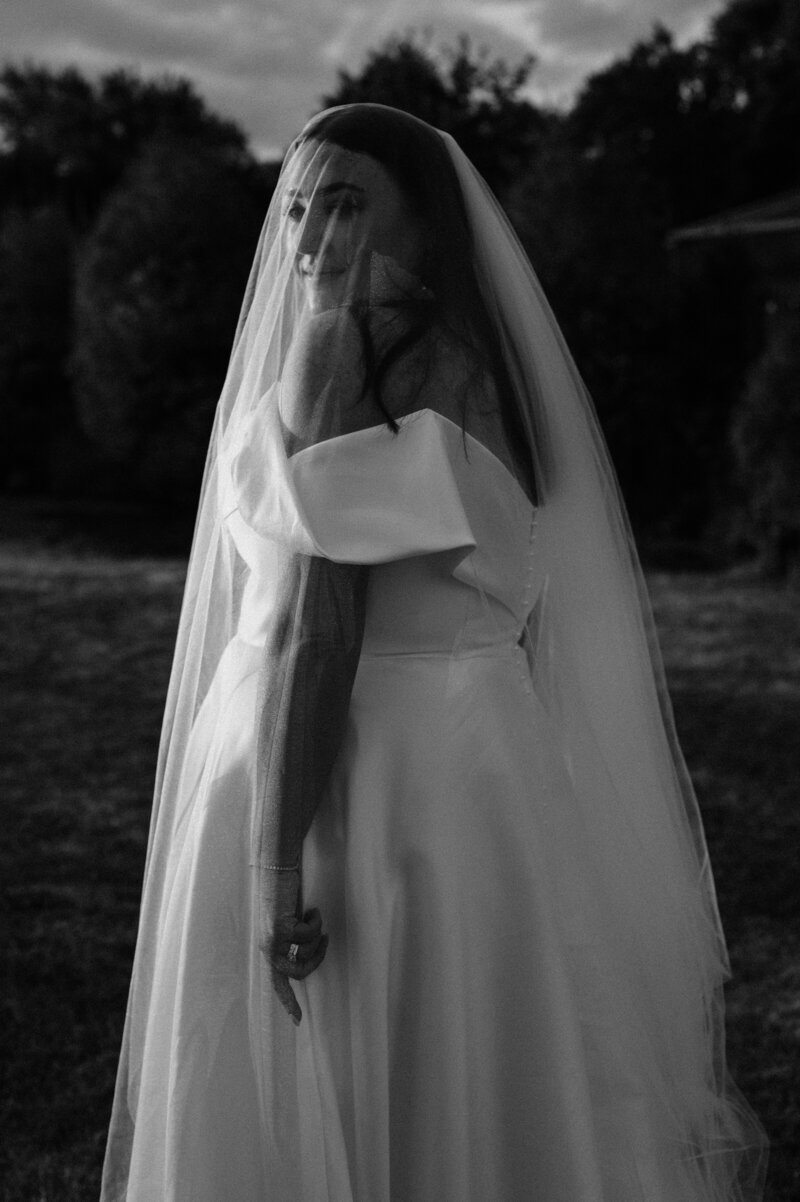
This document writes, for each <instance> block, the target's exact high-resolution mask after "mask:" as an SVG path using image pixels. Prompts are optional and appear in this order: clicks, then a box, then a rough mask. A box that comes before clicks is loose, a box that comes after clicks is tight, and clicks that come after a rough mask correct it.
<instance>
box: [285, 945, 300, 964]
mask: <svg viewBox="0 0 800 1202" xmlns="http://www.w3.org/2000/svg"><path fill="white" fill-rule="evenodd" d="M299 951H300V944H299V943H293V944H292V945H291V946H290V948H289V951H288V953H287V956H286V959H287V960H289V961H290V962H291V963H292V964H296V963H297V953H298V952H299Z"/></svg>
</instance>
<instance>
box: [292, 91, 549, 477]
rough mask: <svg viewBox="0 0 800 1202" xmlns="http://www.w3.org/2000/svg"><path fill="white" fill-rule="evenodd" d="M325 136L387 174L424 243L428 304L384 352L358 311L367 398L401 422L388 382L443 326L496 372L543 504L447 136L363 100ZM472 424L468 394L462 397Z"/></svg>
mask: <svg viewBox="0 0 800 1202" xmlns="http://www.w3.org/2000/svg"><path fill="white" fill-rule="evenodd" d="M317 139H320V140H322V139H324V140H325V141H327V142H332V143H333V144H334V145H336V146H340V147H341V148H342V149H343V150H349V151H351V152H352V153H354V154H366V155H369V156H370V158H372V159H374V160H375V161H376V162H378V163H380V165H381V166H382V167H383V168H384V170H385V171H386V172H387V173H388V174H389V175H390V176H391V178H392V179H393V180H394V182H395V183H396V184H397V186H398V188H399V189H400V191H401V192H402V194H403V197H404V199H405V202H406V204H407V206H408V209H409V212H410V214H411V216H412V217H413V218H414V219H415V220H416V221H418V222H419V226H420V228H421V229H422V230H423V234H424V237H425V253H424V255H423V262H422V266H421V269H420V271H419V273H418V275H419V278H420V280H421V283H422V284H423V285H424V287H425V289H426V290H427V293H428V294H429V298H428V299H423V298H420V297H419V296H411V295H410V296H408V297H407V298H403V299H402V300H401V301H400V304H401V306H402V309H403V311H404V318H405V320H404V321H403V322H402V323H401V326H400V330H399V332H398V334H397V336H396V337H395V338H394V340H392V341H390V342H389V344H388V345H387V346H384V347H383V348H382V349H381V352H380V353H378V351H377V349H376V347H375V343H374V339H373V337H372V333H371V330H370V326H369V323H368V320H367V315H366V314H365V313H359V311H358V309H357V308H355V309H354V313H355V316H356V319H357V321H358V324H359V329H360V331H361V338H362V343H363V349H364V364H365V380H364V392H365V393H367V392H369V393H371V395H372V396H373V397H374V399H375V402H376V404H377V405H378V407H379V409H380V410H381V412H382V413H383V415H384V416H385V417H386V420H387V422H388V423H389V425H390V426H391V427H392V428H393V429H396V422H395V420H394V418H393V416H392V414H391V413H390V412H389V410H388V408H387V407H386V405H385V404H384V400H383V396H382V393H381V385H382V383H383V381H384V380H385V379H386V375H387V373H388V371H389V370H390V368H391V367H392V366H393V365H394V364H395V363H397V361H398V360H399V359H401V358H402V357H403V356H404V355H405V354H407V353H408V352H409V351H410V350H411V349H412V348H413V347H414V346H415V345H417V344H419V343H420V342H421V341H422V340H423V339H424V338H425V336H426V334H428V333H430V332H431V331H433V330H434V329H439V330H442V331H445V332H446V333H447V334H448V335H449V336H450V337H451V338H452V339H454V340H455V342H456V343H457V344H458V345H459V346H460V347H461V348H462V349H463V351H464V352H465V355H466V357H467V359H468V360H471V365H472V368H473V370H474V371H475V373H476V375H484V374H485V375H488V377H489V378H490V379H491V380H492V382H493V384H494V387H495V389H496V390H497V394H498V397H499V403H500V414H501V419H502V422H503V425H504V427H505V431H506V437H507V439H508V441H509V446H510V449H511V451H512V453H513V454H514V456H515V458H517V459H518V461H519V463H520V466H521V467H522V468H523V470H524V471H525V475H526V477H527V482H528V484H529V487H530V493H531V495H532V497H533V498H534V500H535V499H536V491H537V490H536V475H535V470H534V464H533V453H532V448H531V447H530V446H529V443H528V438H527V435H526V432H525V427H524V424H523V421H522V418H521V414H520V398H519V397H517V395H516V391H515V389H514V386H513V384H512V381H511V377H510V375H509V372H508V369H507V367H506V364H505V360H504V358H503V354H502V352H501V337H500V331H499V330H498V329H497V328H496V325H495V323H494V321H492V319H491V317H490V315H489V312H488V310H487V308H486V305H485V303H484V300H483V296H482V293H481V290H480V287H479V284H478V279H477V277H476V274H475V269H474V250H473V238H472V232H471V229H470V224H469V220H468V217H467V212H466V209H465V206H464V199H463V196H462V193H461V187H460V185H459V182H458V177H457V175H456V171H455V168H454V166H453V163H452V160H451V158H450V155H449V154H448V152H447V148H446V146H445V143H444V140H443V138H442V137H441V136H440V135H439V134H438V133H437V131H436V130H434V129H432V128H431V126H429V125H426V124H425V122H424V121H420V120H418V119H417V118H416V117H413V116H411V114H410V113H405V112H402V111H400V110H399V109H393V108H389V107H387V106H385V105H379V104H354V105H346V106H344V107H342V108H338V109H332V110H331V111H329V112H327V113H323V114H321V115H320V116H318V117H316V118H314V119H312V121H311V122H310V123H309V124H308V126H306V128H305V130H304V131H303V141H307V140H317ZM461 404H462V424H463V426H464V428H465V429H466V428H467V424H468V412H467V401H466V390H464V394H463V397H462V399H461Z"/></svg>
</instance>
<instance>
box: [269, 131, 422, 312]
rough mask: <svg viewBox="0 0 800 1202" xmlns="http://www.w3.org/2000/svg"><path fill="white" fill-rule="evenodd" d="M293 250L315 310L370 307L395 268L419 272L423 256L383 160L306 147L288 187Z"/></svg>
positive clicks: (286, 211) (286, 221)
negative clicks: (373, 295)
mask: <svg viewBox="0 0 800 1202" xmlns="http://www.w3.org/2000/svg"><path fill="white" fill-rule="evenodd" d="M281 213H282V223H283V230H284V239H285V245H286V248H287V250H289V252H290V253H292V254H294V256H295V259H294V268H295V271H296V272H297V274H298V276H299V277H300V279H301V280H302V285H303V289H304V291H305V294H306V297H307V300H308V303H309V306H310V308H311V309H312V311H314V312H322V311H323V310H325V309H331V308H335V307H337V306H339V305H344V304H349V303H351V302H352V301H354V300H364V301H367V302H369V300H370V292H371V288H372V289H373V290H374V287H375V280H376V278H379V277H382V278H384V279H385V278H386V275H387V272H388V274H389V275H391V269H392V266H394V265H396V266H398V267H400V268H401V269H403V271H407V272H410V273H411V274H416V272H417V270H418V267H419V262H420V259H421V254H422V247H421V236H420V232H419V230H418V228H417V224H416V222H415V221H414V219H413V218H412V217H411V216H410V214H409V212H408V206H407V204H406V200H405V197H404V195H403V193H402V192H401V191H400V188H399V187H398V186H397V184H396V183H395V182H394V180H393V179H392V177H391V176H390V175H389V173H388V172H387V171H386V170H385V168H384V167H382V166H381V164H380V163H379V162H377V160H376V159H373V158H371V157H370V156H369V155H365V154H354V153H353V152H352V151H349V150H343V149H341V147H338V146H334V145H332V144H323V143H320V142H314V141H309V142H305V143H304V144H303V145H302V146H301V147H300V149H299V150H298V152H297V154H296V156H295V158H294V160H293V161H292V163H291V165H290V168H289V172H288V176H287V179H286V182H285V184H284V187H283V198H282V210H281Z"/></svg>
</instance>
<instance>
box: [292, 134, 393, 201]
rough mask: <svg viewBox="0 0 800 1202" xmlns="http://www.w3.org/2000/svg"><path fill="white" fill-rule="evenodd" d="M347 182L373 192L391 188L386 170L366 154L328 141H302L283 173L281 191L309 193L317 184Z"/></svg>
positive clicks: (299, 193) (337, 185)
mask: <svg viewBox="0 0 800 1202" xmlns="http://www.w3.org/2000/svg"><path fill="white" fill-rule="evenodd" d="M341 186H350V187H353V188H355V189H359V190H362V191H368V192H374V191H375V190H379V191H382V190H385V189H386V188H387V187H388V188H391V189H395V188H396V185H395V184H394V182H393V180H392V179H391V177H390V175H389V174H388V172H387V171H386V170H385V169H384V168H383V167H382V166H381V164H380V163H379V162H377V160H376V159H373V158H372V157H371V156H370V155H367V154H358V153H356V152H355V151H353V150H345V149H344V148H343V147H341V146H336V145H335V144H334V143H332V142H315V141H308V142H304V143H303V144H302V146H300V147H299V149H298V150H297V152H296V153H295V155H294V156H293V158H292V160H291V162H290V163H289V164H288V167H287V170H286V172H285V174H284V180H283V184H282V190H283V193H284V195H289V196H297V195H302V196H309V195H310V194H312V193H313V192H315V191H316V190H317V189H318V188H334V187H337V188H338V187H341Z"/></svg>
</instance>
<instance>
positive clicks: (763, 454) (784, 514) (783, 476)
mask: <svg viewBox="0 0 800 1202" xmlns="http://www.w3.org/2000/svg"><path fill="white" fill-rule="evenodd" d="M732 441H733V448H734V452H735V455H736V461H737V466H738V469H739V479H740V481H741V483H742V485H743V496H744V498H745V501H744V509H745V532H746V533H747V534H748V535H749V536H750V538H751V540H752V542H753V543H754V544H755V546H756V548H757V549H758V551H759V552H760V554H761V557H762V564H763V567H764V569H765V570H766V572H767V573H769V574H770V575H775V576H778V577H785V576H787V575H788V574H789V573H790V572H793V571H800V499H798V491H797V483H798V480H800V319H799V318H798V314H797V313H791V312H786V313H784V314H779V315H778V316H776V317H773V320H772V323H771V329H769V330H768V334H767V340H766V347H765V349H764V351H763V353H762V354H761V356H760V357H759V358H758V359H757V360H756V362H755V364H754V365H753V367H752V369H751V372H750V375H749V378H748V380H747V386H746V388H745V391H744V395H743V397H742V400H741V402H740V404H739V406H738V408H737V410H736V413H735V416H734V421H733V426H732Z"/></svg>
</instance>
